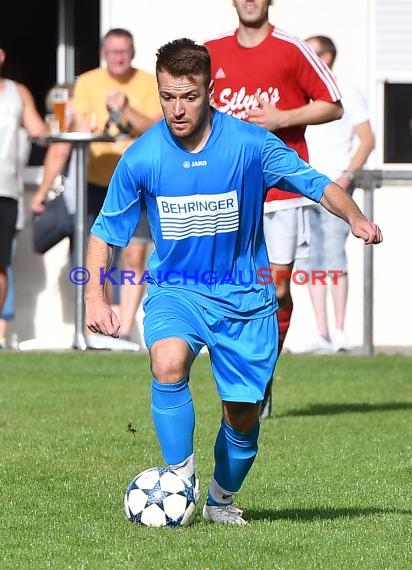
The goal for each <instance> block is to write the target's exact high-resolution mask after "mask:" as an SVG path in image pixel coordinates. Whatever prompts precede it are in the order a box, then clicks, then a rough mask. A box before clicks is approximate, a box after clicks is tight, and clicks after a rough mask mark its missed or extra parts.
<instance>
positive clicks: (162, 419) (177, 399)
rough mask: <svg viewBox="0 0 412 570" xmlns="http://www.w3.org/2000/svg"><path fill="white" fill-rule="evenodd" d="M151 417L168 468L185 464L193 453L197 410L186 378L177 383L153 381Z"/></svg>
mask: <svg viewBox="0 0 412 570" xmlns="http://www.w3.org/2000/svg"><path fill="white" fill-rule="evenodd" d="M152 416H153V422H154V425H155V428H156V433H157V437H158V440H159V444H160V449H161V451H162V454H163V457H164V460H165V461H166V463H167V464H168V465H175V464H177V463H182V462H183V461H185V460H186V459H187V458H188V457H189V456H190V455H192V454H193V432H194V429H195V411H194V407H193V401H192V395H191V393H190V389H189V381H188V379H187V378H185V379H184V380H181V381H180V382H177V383H176V384H161V383H160V382H157V380H155V379H153V380H152Z"/></svg>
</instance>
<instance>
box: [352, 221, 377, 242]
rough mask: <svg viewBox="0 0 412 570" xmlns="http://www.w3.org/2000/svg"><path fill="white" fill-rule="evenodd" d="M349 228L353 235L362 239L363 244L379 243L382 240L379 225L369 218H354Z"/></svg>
mask: <svg viewBox="0 0 412 570" xmlns="http://www.w3.org/2000/svg"><path fill="white" fill-rule="evenodd" d="M351 230H352V233H353V235H354V236H355V237H358V238H361V239H363V241H364V242H365V244H371V243H374V244H376V243H381V241H382V240H383V236H382V232H381V229H380V227H379V226H377V225H376V224H374V223H372V222H370V221H369V220H365V219H361V220H356V221H355V222H354V223H352V224H351Z"/></svg>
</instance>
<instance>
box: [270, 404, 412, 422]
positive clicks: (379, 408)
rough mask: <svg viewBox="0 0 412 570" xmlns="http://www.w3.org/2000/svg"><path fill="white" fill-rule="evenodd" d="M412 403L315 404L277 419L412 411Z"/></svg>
mask: <svg viewBox="0 0 412 570" xmlns="http://www.w3.org/2000/svg"><path fill="white" fill-rule="evenodd" d="M411 409H412V402H385V403H382V404H368V403H367V402H358V403H355V404H345V403H343V404H313V405H312V406H307V407H306V408H300V409H296V410H294V409H291V410H287V411H286V412H284V413H280V414H275V417H276V418H284V417H287V416H324V415H325V416H326V415H332V414H353V413H362V414H363V413H368V412H392V411H396V410H411Z"/></svg>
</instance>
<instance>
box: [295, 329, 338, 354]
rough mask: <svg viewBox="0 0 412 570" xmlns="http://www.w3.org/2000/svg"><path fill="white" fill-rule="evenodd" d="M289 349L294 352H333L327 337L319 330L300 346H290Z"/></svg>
mask: <svg viewBox="0 0 412 570" xmlns="http://www.w3.org/2000/svg"><path fill="white" fill-rule="evenodd" d="M289 350H290V351H291V352H293V353H295V354H308V353H309V354H333V353H334V352H335V349H334V347H333V345H332V343H331V341H329V340H328V339H326V338H325V337H324V336H322V335H321V334H320V333H319V332H318V333H315V334H314V335H313V337H312V338H311V339H310V340H309V341H308V342H306V343H304V344H302V345H301V346H294V347H290V348H289Z"/></svg>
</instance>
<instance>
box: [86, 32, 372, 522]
mask: <svg viewBox="0 0 412 570" xmlns="http://www.w3.org/2000/svg"><path fill="white" fill-rule="evenodd" d="M156 76H157V81H158V90H159V96H160V102H161V105H162V109H163V114H164V119H163V120H162V121H160V122H159V123H157V124H156V125H154V126H153V127H151V128H150V129H149V130H148V131H146V133H144V134H143V135H142V136H141V137H140V138H139V139H138V140H137V141H136V142H134V143H133V144H132V145H131V146H130V147H129V148H128V149H127V150H126V151H125V153H124V155H123V157H122V158H121V160H120V161H119V163H118V165H117V167H116V169H115V171H114V173H113V176H112V179H111V182H110V186H109V191H108V195H107V197H106V200H105V202H104V205H103V207H102V210H101V212H100V214H99V216H98V218H97V219H96V222H95V224H94V226H93V228H92V231H91V236H90V237H89V243H88V251H87V262H86V265H87V268H88V270H89V272H90V280H89V283H88V284H87V287H86V294H85V302H86V324H87V327H88V328H89V330H90V331H92V332H99V333H103V334H106V335H111V336H114V337H115V336H117V335H118V330H119V321H118V319H117V316H116V315H115V313H114V312H113V311H112V310H111V308H110V306H109V304H108V303H107V300H106V297H105V288H104V285H105V284H104V279H103V280H102V275H103V276H104V275H105V271H106V269H107V268H108V267H109V261H110V250H111V249H112V247H113V246H115V245H117V246H121V247H125V246H126V245H127V244H128V243H129V240H130V239H131V237H132V235H133V232H134V229H135V227H136V225H137V224H138V222H139V217H140V209H141V204H142V202H143V201H144V202H145V204H146V209H147V216H148V220H149V224H150V228H151V232H152V237H153V241H154V243H155V250H154V252H153V254H152V256H151V258H150V261H149V269H150V274H151V281H152V282H151V284H150V285H149V287H148V296H147V298H146V300H145V304H144V310H145V317H144V331H145V332H144V334H145V342H146V345H147V347H148V349H149V352H150V361H151V371H152V374H153V379H152V415H153V421H154V425H155V429H156V433H157V437H158V440H159V443H160V448H161V451H162V454H163V457H164V460H165V461H166V462H167V464H168V465H171V466H173V468H174V469H177V470H178V471H179V472H180V473H181V474H182V475H183V476H185V477H186V478H188V479H189V480H191V481H192V483H193V484H194V485H195V487H196V488H198V485H197V484H198V482H197V480H196V478H195V458H194V448H193V433H194V426H195V412H194V407H193V402H192V397H191V393H190V388H189V374H190V369H191V366H192V364H193V361H194V359H195V358H196V356H197V355H198V354H199V352H200V350H201V349H202V347H203V346H205V345H206V346H207V348H208V350H209V354H210V362H211V367H212V371H213V375H214V378H215V382H216V386H217V390H218V393H219V396H220V398H221V400H222V416H223V417H222V421H221V425H220V429H219V430H218V434H217V438H216V442H215V446H214V456H215V467H214V472H213V475H212V478H211V482H210V485H209V489H208V494H207V499H206V504H205V506H204V507H203V517H204V518H205V519H206V520H209V521H211V522H213V523H220V524H235V525H243V524H246V521H245V519H244V518H243V516H242V514H243V513H242V511H241V510H240V509H238V508H235V507H234V506H233V504H232V503H233V495H234V493H235V492H237V491H239V489H240V488H241V485H242V483H243V481H244V480H245V478H246V476H247V474H248V472H249V470H250V468H251V466H252V464H253V462H254V459H255V456H256V453H257V449H258V435H259V405H260V402H261V400H262V398H263V395H264V392H265V387H266V385H267V383H268V381H269V380H270V378H271V376H272V373H273V371H274V368H275V364H276V360H277V346H278V342H277V335H278V328H277V320H276V309H277V301H276V296H275V290H274V286H273V283H272V280H271V279H270V278H268V277H270V274H269V273H268V271H269V270H268V269H267V270H266V272H265V271H264V269H265V268H268V267H269V261H268V257H267V252H266V246H265V242H264V237H263V227H262V224H263V222H262V219H263V203H264V199H265V195H266V191H267V189H268V188H272V187H274V186H276V187H278V188H283V189H285V190H289V191H293V192H297V193H300V194H302V195H304V196H307V197H309V198H311V199H312V200H314V201H315V202H319V201H320V203H321V204H322V205H323V206H325V207H326V208H327V209H328V210H329V211H331V212H332V213H334V214H336V215H338V216H340V217H341V218H343V219H344V220H346V221H347V222H348V223H349V224H350V226H351V230H352V233H353V234H354V235H355V236H357V237H360V238H362V239H363V240H364V242H365V243H367V244H372V243H379V242H380V241H381V240H382V235H381V231H380V229H379V227H378V226H376V225H375V224H373V223H371V222H370V221H368V220H367V219H366V218H365V216H364V215H363V214H362V212H361V211H360V210H359V208H358V207H357V205H356V204H355V202H354V201H353V200H352V198H351V197H350V196H349V195H348V194H346V192H344V191H343V190H342V189H341V188H340V187H339V186H338V185H336V184H334V183H333V182H331V180H330V179H328V178H327V177H326V176H324V175H322V174H320V173H319V172H317V171H315V170H314V169H313V168H311V167H310V165H309V164H307V163H306V162H304V161H302V160H301V159H300V158H299V157H298V155H297V154H296V152H295V151H293V150H291V149H289V148H288V147H286V146H285V145H284V143H283V142H281V141H280V140H279V139H278V138H277V137H276V136H275V135H273V134H271V133H270V132H269V131H267V130H266V129H263V128H262V127H259V126H256V125H253V124H249V123H247V122H245V121H241V120H239V119H236V118H233V117H230V116H228V115H224V114H222V113H220V112H219V111H217V110H214V109H213V108H212V107H211V106H210V104H209V101H210V97H211V95H212V92H213V84H212V82H211V71H210V58H209V54H208V51H207V49H206V48H205V47H204V46H201V45H197V44H195V43H194V42H193V41H191V40H188V39H179V40H175V41H172V42H170V43H168V44H166V45H164V46H162V47H161V48H160V49H159V51H158V53H157V62H156ZM280 239H281V236H280ZM197 494H198V493H197Z"/></svg>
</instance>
